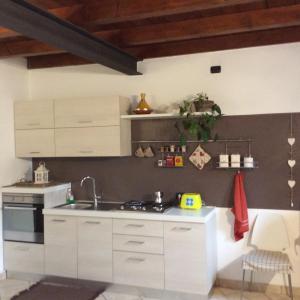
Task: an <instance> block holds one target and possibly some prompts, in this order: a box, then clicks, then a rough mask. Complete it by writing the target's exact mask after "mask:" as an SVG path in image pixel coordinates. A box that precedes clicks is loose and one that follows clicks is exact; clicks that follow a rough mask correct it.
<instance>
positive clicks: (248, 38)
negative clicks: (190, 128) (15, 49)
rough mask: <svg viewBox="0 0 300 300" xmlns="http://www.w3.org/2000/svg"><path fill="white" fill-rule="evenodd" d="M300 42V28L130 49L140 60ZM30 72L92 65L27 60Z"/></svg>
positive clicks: (70, 58) (67, 59)
mask: <svg viewBox="0 0 300 300" xmlns="http://www.w3.org/2000/svg"><path fill="white" fill-rule="evenodd" d="M299 41H300V26H297V27H290V28H282V29H272V30H266V31H259V32H247V33H239V34H232V35H227V36H218V37H209V38H203V39H196V40H189V41H179V42H171V43H162V44H154V45H145V46H138V47H131V48H126V49H125V50H126V51H128V52H129V53H132V54H133V55H135V56H137V57H138V58H140V59H146V58H156V57H164V56H173V55H182V54H192V53H200V52H210V51H220V50H229V49H238V48H247V47H257V46H266V45H274V44H283V43H293V42H299ZM27 61H28V68H29V69H39V68H49V67H63V66H71V65H82V64H88V63H91V62H89V61H87V60H83V59H81V58H78V57H76V56H74V55H71V54H66V53H64V54H53V55H42V56H32V57H28V58H27Z"/></svg>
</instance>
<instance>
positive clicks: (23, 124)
mask: <svg viewBox="0 0 300 300" xmlns="http://www.w3.org/2000/svg"><path fill="white" fill-rule="evenodd" d="M53 106H54V104H53V101H52V100H50V101H49V100H48V101H21V102H16V103H15V129H36V128H54V109H53Z"/></svg>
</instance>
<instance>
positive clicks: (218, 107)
mask: <svg viewBox="0 0 300 300" xmlns="http://www.w3.org/2000/svg"><path fill="white" fill-rule="evenodd" d="M211 110H212V112H217V113H218V114H219V115H221V114H222V111H221V108H220V106H219V105H218V104H214V105H213V106H212V108H211Z"/></svg>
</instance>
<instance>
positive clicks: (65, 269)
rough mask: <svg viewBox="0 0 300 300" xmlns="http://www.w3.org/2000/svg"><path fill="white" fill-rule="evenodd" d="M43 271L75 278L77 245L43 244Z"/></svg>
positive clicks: (48, 273)
mask: <svg viewBox="0 0 300 300" xmlns="http://www.w3.org/2000/svg"><path fill="white" fill-rule="evenodd" d="M74 231H75V230H74ZM45 273H46V274H47V275H55V276H62V277H72V278H77V247H70V246H63V247H62V246H57V245H45Z"/></svg>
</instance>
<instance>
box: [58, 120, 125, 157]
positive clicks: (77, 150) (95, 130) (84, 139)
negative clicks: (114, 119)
mask: <svg viewBox="0 0 300 300" xmlns="http://www.w3.org/2000/svg"><path fill="white" fill-rule="evenodd" d="M55 144H56V156H60V157H64V156H73V157H78V156H120V155H121V145H120V127H119V126H109V127H89V128H68V129H56V130H55Z"/></svg>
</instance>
